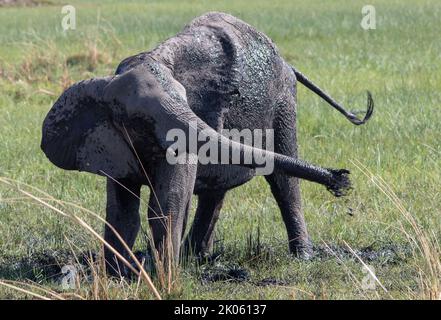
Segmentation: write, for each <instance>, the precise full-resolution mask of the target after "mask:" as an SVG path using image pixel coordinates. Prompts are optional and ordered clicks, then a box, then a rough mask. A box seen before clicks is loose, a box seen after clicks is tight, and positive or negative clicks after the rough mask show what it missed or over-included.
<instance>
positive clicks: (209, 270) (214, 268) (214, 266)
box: [200, 244, 412, 287]
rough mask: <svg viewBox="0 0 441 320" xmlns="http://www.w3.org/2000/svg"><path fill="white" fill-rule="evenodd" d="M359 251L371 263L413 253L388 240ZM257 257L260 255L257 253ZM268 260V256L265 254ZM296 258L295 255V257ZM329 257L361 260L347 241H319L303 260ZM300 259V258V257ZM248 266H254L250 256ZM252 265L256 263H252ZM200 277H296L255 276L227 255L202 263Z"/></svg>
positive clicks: (258, 282)
mask: <svg viewBox="0 0 441 320" xmlns="http://www.w3.org/2000/svg"><path fill="white" fill-rule="evenodd" d="M353 250H354V252H355V254H356V255H357V256H358V257H359V258H360V259H362V260H363V262H365V263H368V264H375V265H378V266H385V265H397V264H400V263H405V262H406V259H407V258H408V257H410V256H411V255H412V249H411V247H410V246H409V245H397V244H387V245H382V246H377V247H374V246H368V247H365V248H359V249H355V248H353ZM255 259H259V257H256V258H255ZM262 259H263V260H265V261H266V258H265V256H263V257H262ZM293 259H295V258H293ZM326 260H337V262H343V263H344V262H345V261H358V259H357V257H356V256H355V255H354V254H353V253H352V252H351V251H350V250H349V248H347V247H346V246H343V245H334V244H332V245H328V246H326V245H315V246H314V255H313V256H312V257H311V258H310V259H309V260H305V261H304V262H303V263H312V262H317V261H318V262H320V261H326ZM299 261H300V260H299ZM247 266H248V267H250V264H249V260H248V263H247ZM250 268H252V266H251V267H250ZM200 279H201V281H202V282H203V283H210V282H217V281H225V282H247V283H250V284H253V285H255V286H261V287H266V286H289V285H291V284H292V283H293V280H292V279H289V280H288V279H286V278H285V279H283V278H280V279H278V278H274V277H267V278H263V279H253V278H252V277H251V272H250V271H249V270H248V269H247V268H245V267H243V266H241V265H240V263H238V264H235V263H231V262H229V261H226V260H224V259H222V258H221V259H217V260H216V261H210V262H208V261H207V263H206V264H205V265H202V267H201V273H200Z"/></svg>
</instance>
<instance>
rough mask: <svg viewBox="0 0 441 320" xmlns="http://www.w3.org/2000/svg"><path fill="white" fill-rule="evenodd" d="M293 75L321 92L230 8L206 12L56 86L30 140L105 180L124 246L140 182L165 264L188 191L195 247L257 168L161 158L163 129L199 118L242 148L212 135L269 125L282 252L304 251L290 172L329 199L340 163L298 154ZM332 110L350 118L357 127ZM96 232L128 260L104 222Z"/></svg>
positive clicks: (66, 164) (307, 248)
mask: <svg viewBox="0 0 441 320" xmlns="http://www.w3.org/2000/svg"><path fill="white" fill-rule="evenodd" d="M296 75H297V78H299V77H300V78H301V79H302V81H303V82H302V83H305V85H306V86H308V87H309V88H310V89H311V90H313V91H314V92H316V93H317V94H319V95H321V96H322V97H323V95H325V94H324V93H323V92H322V91H320V89H319V88H317V87H316V86H315V85H314V84H312V83H311V82H308V81H309V80H307V79H306V77H304V76H303V75H302V74H301V73H300V72H297V71H296V70H295V69H293V68H292V67H291V66H289V65H288V64H287V63H286V62H285V61H284V60H283V59H282V58H281V57H280V55H279V53H278V51H277V49H276V47H275V45H274V44H273V43H272V42H271V40H270V39H269V38H267V37H266V36H265V35H264V34H262V33H260V32H259V31H257V30H255V29H254V28H253V27H251V26H249V25H248V24H246V23H244V22H242V21H241V20H239V19H237V18H235V17H232V16H230V15H227V14H223V13H208V14H205V15H203V16H201V17H198V18H196V19H194V20H193V21H192V22H191V23H190V24H189V25H188V26H186V27H185V28H184V30H183V31H182V32H181V33H179V34H178V35H176V36H175V37H173V38H170V39H169V40H167V41H165V42H164V43H162V44H160V45H159V46H158V47H157V48H156V49H154V50H152V51H150V52H145V53H140V54H138V55H136V56H132V57H129V58H127V59H125V60H123V61H122V62H121V63H120V65H119V66H118V69H117V71H116V75H115V76H109V77H104V78H94V79H90V80H86V81H81V82H79V83H77V84H75V85H73V86H72V87H70V88H69V89H68V90H66V91H65V92H64V93H63V94H62V95H61V97H60V98H59V99H58V100H57V102H56V103H55V104H54V106H53V108H52V109H51V110H50V112H49V113H48V115H47V117H46V119H45V121H44V124H43V138H42V143H41V146H42V149H43V151H44V152H45V153H46V155H47V157H48V158H49V159H50V160H51V161H52V162H53V163H54V164H55V165H57V166H58V167H60V168H63V169H67V170H79V171H87V172H91V173H95V174H99V175H103V176H106V177H107V217H106V219H107V221H108V222H109V223H110V224H111V225H113V226H114V227H115V228H116V230H117V231H118V232H119V234H120V235H121V236H122V238H123V239H124V240H125V241H126V242H127V244H128V245H129V246H130V247H131V246H132V245H133V243H134V241H135V238H136V236H137V233H138V230H139V226H140V216H139V195H140V188H141V186H142V185H147V186H149V187H150V189H151V191H152V192H151V197H150V201H149V210H148V217H149V223H150V226H151V231H152V235H153V239H154V244H155V248H156V249H158V250H159V253H160V254H161V252H162V250H164V248H165V243H166V242H165V241H164V239H165V237H166V230H167V228H168V226H170V227H171V243H172V250H173V258H174V259H175V261H176V260H177V259H179V256H180V247H181V244H182V242H183V235H184V232H185V226H186V219H187V216H188V211H189V207H190V203H191V197H192V194H193V193H194V194H197V195H198V200H199V201H198V207H197V211H196V216H195V219H194V222H193V225H192V227H191V230H190V231H189V234H188V236H187V238H186V240H185V241H184V243H185V247H186V248H189V249H192V250H193V251H194V252H196V253H197V254H206V253H208V252H209V251H210V249H211V247H212V244H213V230H214V227H215V224H216V221H217V220H218V217H219V213H220V210H221V207H222V202H223V200H224V197H225V194H226V192H227V191H228V190H230V189H232V188H234V187H236V186H239V185H241V184H243V183H245V182H247V181H249V180H250V179H252V178H253V176H254V175H255V167H256V165H255V164H254V163H253V164H251V165H250V164H248V165H201V164H181V165H170V164H168V163H167V161H166V159H165V155H166V149H167V147H168V146H169V145H170V144H171V142H167V141H166V139H165V136H166V134H167V131H168V130H169V129H172V128H182V129H183V130H186V131H187V129H188V124H189V122H190V121H192V120H194V119H199V120H203V121H199V125H198V130H203V129H206V128H212V129H211V131H210V137H212V138H216V139H218V141H219V146H220V147H228V148H230V149H231V150H232V151H238V152H241V154H243V153H244V152H245V151H247V150H249V148H250V147H249V146H246V145H243V144H239V143H231V144H230V141H229V140H228V138H226V137H224V136H222V135H220V134H219V132H220V130H221V129H223V128H228V129H231V128H235V129H239V130H241V129H245V128H249V129H257V128H260V129H267V128H273V129H274V130H275V132H274V136H275V150H274V151H275V154H274V156H275V171H274V172H273V174H271V175H268V176H265V178H266V180H267V181H268V183H269V184H270V186H271V191H272V193H273V195H274V197H275V199H276V201H277V203H278V205H279V207H280V210H281V213H282V216H283V221H284V222H285V226H286V230H287V233H288V240H289V249H290V251H291V252H292V253H294V254H295V255H297V256H303V257H308V256H309V255H310V254H311V244H310V241H309V237H308V233H307V230H306V225H305V221H304V218H303V214H302V209H301V200H300V190H299V178H303V179H307V180H309V181H313V182H317V183H320V184H323V185H324V186H326V187H327V188H328V190H330V191H331V192H332V193H333V194H335V195H336V196H340V195H343V194H344V192H345V191H346V190H347V189H348V188H349V186H350V184H349V179H348V173H349V172H348V171H347V170H332V169H324V168H320V167H316V166H313V165H310V164H308V163H306V162H304V161H301V160H298V159H297V138H296ZM305 79H306V80H305ZM299 81H300V80H299ZM324 98H325V100H327V101H328V102H329V103H330V104H331V105H332V103H334V104H336V103H335V102H334V101H333V100H332V99H331V98H329V97H327V96H324ZM334 107H336V108H337V109H338V108H341V107H339V106H338V105H337V104H336V106H334ZM339 111H340V112H342V113H344V114H345V116H346V117H348V119H350V120H351V121H352V122H354V123H355V124H361V123H363V122H364V120H363V121H361V120H357V119H356V117H355V116H354V115H352V114H350V113H347V112H346V111H344V110H343V109H342V110H339ZM370 113H372V112H371V111H370ZM369 116H370V115H369ZM366 118H368V116H367V117H366ZM365 120H367V119H365ZM357 121H358V122H359V123H357ZM187 156H188V157H189V158H192V159H194V158H195V157H196V155H194V154H188V155H187ZM164 217H168V219H169V220H166V219H164ZM105 239H106V240H107V241H108V242H109V243H110V244H111V245H113V246H114V247H115V248H116V249H117V250H118V251H119V252H120V253H122V254H123V255H124V256H125V257H128V253H127V252H125V250H124V249H123V247H122V245H121V244H120V243H119V241H118V239H117V238H116V236H115V235H114V234H113V233H112V232H111V230H110V229H109V228H108V227H106V229H105ZM105 255H106V259H107V262H108V267H109V271H111V272H113V273H117V272H118V271H119V272H123V270H124V268H123V267H122V266H121V264H118V262H117V261H116V260H115V258H114V256H113V254H112V253H111V252H110V251H109V250H106V252H105Z"/></svg>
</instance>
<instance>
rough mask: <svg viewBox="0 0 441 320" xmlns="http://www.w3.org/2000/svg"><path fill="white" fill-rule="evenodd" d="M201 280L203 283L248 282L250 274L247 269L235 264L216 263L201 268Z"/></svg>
mask: <svg viewBox="0 0 441 320" xmlns="http://www.w3.org/2000/svg"><path fill="white" fill-rule="evenodd" d="M201 280H202V282H204V283H208V282H217V281H228V282H244V281H249V280H250V273H249V271H248V270H247V269H245V268H243V267H241V266H239V265H236V264H220V263H216V264H214V265H206V266H203V267H202V272H201Z"/></svg>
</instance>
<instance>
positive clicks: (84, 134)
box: [41, 62, 189, 178]
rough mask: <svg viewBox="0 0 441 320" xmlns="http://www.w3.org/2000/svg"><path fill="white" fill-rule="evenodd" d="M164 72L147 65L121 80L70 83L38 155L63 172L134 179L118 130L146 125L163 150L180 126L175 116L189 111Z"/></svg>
mask: <svg viewBox="0 0 441 320" xmlns="http://www.w3.org/2000/svg"><path fill="white" fill-rule="evenodd" d="M169 72H170V71H169V70H168V69H166V68H165V67H163V66H161V65H160V64H159V63H155V62H150V63H148V64H145V65H141V66H138V67H135V68H133V69H131V70H128V71H126V72H125V73H123V74H121V75H116V76H109V77H103V78H93V79H89V80H85V81H81V82H78V83H76V84H74V85H73V86H71V87H70V88H68V89H67V90H66V91H65V92H64V93H63V94H62V95H61V96H60V97H59V98H58V100H57V101H56V102H55V104H54V106H53V107H52V109H51V110H50V111H49V113H48V114H47V116H46V119H45V120H44V123H43V134H42V141H41V148H42V150H43V151H44V153H45V154H46V156H47V157H48V158H49V159H50V160H51V161H52V162H53V163H54V164H55V165H56V166H58V167H60V168H62V169H66V170H79V171H88V172H91V173H95V174H100V175H110V176H112V177H114V178H124V177H131V176H137V175H138V176H139V175H140V174H141V172H142V171H141V170H140V165H139V161H138V159H137V157H136V156H135V154H134V151H133V150H132V149H133V148H132V147H131V143H130V139H128V137H127V135H126V134H125V132H124V130H122V128H123V126H124V125H126V124H127V123H128V122H130V121H131V120H133V119H137V120H138V122H139V120H141V121H142V120H146V121H145V124H146V125H147V124H148V125H153V126H154V128H152V130H153V131H154V132H155V136H156V137H155V138H156V139H157V141H158V142H159V143H160V144H161V145H163V146H164V147H166V145H165V135H166V132H167V130H168V129H170V128H173V127H179V123H178V122H179V121H178V122H177V121H176V116H175V115H174V113H176V114H180V116H181V117H184V116H185V112H183V111H185V110H189V108H188V107H187V106H186V99H185V89H184V88H183V87H182V86H181V85H180V84H179V83H178V82H176V81H174V80H173V77H171V75H170V74H169ZM175 109H176V110H175ZM178 109H179V110H178Z"/></svg>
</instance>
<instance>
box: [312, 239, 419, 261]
mask: <svg viewBox="0 0 441 320" xmlns="http://www.w3.org/2000/svg"><path fill="white" fill-rule="evenodd" d="M353 250H354V252H355V254H356V255H357V256H359V257H360V258H361V259H362V260H363V261H364V262H366V263H376V264H379V265H386V264H398V263H402V262H405V261H406V258H407V257H409V256H410V255H411V254H412V249H411V247H410V246H409V245H397V244H387V245H383V246H379V247H374V246H368V247H364V248H361V249H355V248H353ZM332 258H337V259H340V260H343V261H344V260H356V259H357V258H356V256H355V255H354V254H353V253H352V252H351V251H350V250H349V248H347V247H346V246H341V245H332V244H331V245H327V246H326V245H318V246H314V255H313V258H312V259H313V260H324V259H332Z"/></svg>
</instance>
